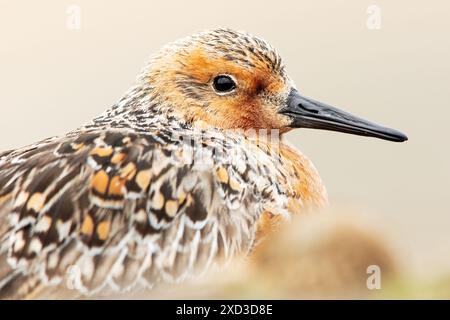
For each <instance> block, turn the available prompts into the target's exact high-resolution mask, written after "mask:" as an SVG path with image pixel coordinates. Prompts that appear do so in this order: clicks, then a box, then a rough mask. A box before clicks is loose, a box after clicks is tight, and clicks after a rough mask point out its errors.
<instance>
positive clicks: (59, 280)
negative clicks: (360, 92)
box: [0, 28, 407, 299]
mask: <svg viewBox="0 0 450 320" xmlns="http://www.w3.org/2000/svg"><path fill="white" fill-rule="evenodd" d="M295 128H310V129H324V130H331V131H338V132H344V133H350V134H356V135H361V136H368V137H375V138H381V139H385V140H389V141H395V142H402V141H405V140H407V137H406V136H405V135H404V134H403V133H401V132H400V131H397V130H394V129H390V128H387V127H383V126H380V125H377V124H375V123H372V122H369V121H366V120H364V119H362V118H359V117H356V116H354V115H351V114H349V113H346V112H344V111H342V110H340V109H338V108H335V107H332V106H330V105H327V104H325V103H321V102H318V101H316V100H313V99H311V98H308V97H306V96H304V95H303V94H300V91H299V90H298V89H297V88H296V86H295V84H294V82H293V80H292V79H291V78H290V77H289V75H288V74H287V70H286V67H285V64H284V63H283V61H282V59H281V57H280V55H279V53H278V52H277V51H276V50H275V49H274V48H273V47H272V46H271V45H270V44H269V43H268V42H266V41H265V40H263V39H262V38H260V37H258V36H254V35H252V34H249V33H247V32H243V31H234V30H232V29H228V28H217V29H212V30H207V31H202V32H199V33H196V34H194V35H191V36H188V37H185V38H182V39H180V40H177V41H175V42H173V43H171V44H168V45H166V46H164V47H163V48H162V49H160V50H159V51H158V52H157V53H156V54H154V55H152V56H151V57H150V58H149V61H148V63H147V64H146V66H145V67H144V68H143V70H142V72H141V73H140V74H139V75H138V77H137V80H136V82H135V84H134V85H133V86H132V87H131V88H130V89H129V90H128V91H127V92H126V93H125V94H124V95H123V96H122V97H121V98H120V99H119V100H118V102H117V103H115V104H114V105H113V106H111V107H109V108H108V109H106V111H104V112H103V113H102V114H100V115H99V116H97V117H95V118H93V119H92V120H91V121H89V122H87V123H86V124H84V125H81V126H80V127H78V128H76V129H73V130H71V131H69V132H68V133H67V134H64V135H61V136H55V137H51V138H48V139H45V140H43V141H40V142H37V143H34V144H31V145H29V146H26V147H21V148H17V149H13V150H9V151H5V152H2V153H0V298H7V299H31V298H36V297H37V298H39V297H42V293H43V292H57V290H59V289H58V288H61V287H65V288H66V287H68V288H69V289H71V290H72V291H73V292H74V293H76V294H77V295H79V296H87V297H89V296H94V295H96V294H101V293H102V292H127V291H130V290H134V289H135V288H148V289H151V288H153V287H154V286H155V285H158V284H159V283H179V282H181V281H183V280H185V279H187V278H192V277H196V276H199V275H201V274H202V273H203V272H205V270H208V269H209V268H213V266H217V265H224V264H226V263H227V262H228V261H230V259H231V258H232V257H235V256H246V255H249V254H251V253H252V252H253V250H254V248H255V247H256V246H257V244H258V243H259V242H261V241H268V240H267V239H266V238H267V237H268V235H269V234H270V232H271V230H273V229H274V228H276V226H277V225H278V224H280V223H283V221H286V220H288V219H289V217H290V216H292V215H295V214H298V213H301V212H303V211H304V210H306V208H308V207H315V206H318V207H320V206H324V205H326V204H327V202H328V200H327V193H326V189H325V187H324V185H323V183H322V181H321V178H320V176H319V174H318V172H317V170H316V169H315V167H314V165H313V164H312V163H311V161H310V160H309V159H308V158H307V157H306V156H304V155H303V154H302V153H301V152H300V151H299V150H297V149H295V148H294V147H293V146H291V145H290V144H289V143H288V142H287V141H285V139H284V138H283V137H284V135H285V133H287V132H289V131H291V130H292V129H295ZM69 278H70V279H69ZM69 280H70V281H69ZM69 284H70V285H69Z"/></svg>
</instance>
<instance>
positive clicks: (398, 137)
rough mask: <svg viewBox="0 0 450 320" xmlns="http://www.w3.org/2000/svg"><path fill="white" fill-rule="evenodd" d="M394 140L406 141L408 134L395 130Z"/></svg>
mask: <svg viewBox="0 0 450 320" xmlns="http://www.w3.org/2000/svg"><path fill="white" fill-rule="evenodd" d="M394 141H395V142H405V141H408V136H407V135H406V134H404V133H401V132H397V133H396V137H395V140H394Z"/></svg>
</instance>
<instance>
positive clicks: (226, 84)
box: [213, 75, 236, 93]
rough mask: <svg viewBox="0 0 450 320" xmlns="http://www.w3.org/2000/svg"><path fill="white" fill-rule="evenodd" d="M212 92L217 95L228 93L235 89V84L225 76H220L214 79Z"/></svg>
mask: <svg viewBox="0 0 450 320" xmlns="http://www.w3.org/2000/svg"><path fill="white" fill-rule="evenodd" d="M213 87H214V90H216V92H217V93H228V92H231V91H233V90H234V89H236V82H235V81H234V80H233V79H232V78H231V77H230V76H227V75H220V76H217V77H215V78H214V81H213Z"/></svg>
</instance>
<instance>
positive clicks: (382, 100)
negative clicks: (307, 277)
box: [0, 0, 450, 281]
mask: <svg viewBox="0 0 450 320" xmlns="http://www.w3.org/2000/svg"><path fill="white" fill-rule="evenodd" d="M71 4H76V5H79V7H80V8H81V29H80V30H69V29H68V28H67V27H66V20H67V18H68V15H67V13H66V9H67V7H68V6H69V5H71ZM372 4H376V5H378V6H379V7H380V8H381V29H379V30H369V29H368V28H367V26H366V21H367V19H368V14H367V12H366V10H367V8H368V6H369V5H372ZM217 26H223V27H231V28H235V29H239V30H246V31H249V32H251V33H254V34H257V35H260V36H262V37H264V38H265V39H267V40H268V41H269V42H270V43H272V44H273V45H274V46H275V47H276V48H278V50H279V51H280V53H281V54H282V56H283V57H284V59H285V62H286V64H287V66H288V70H289V73H290V75H291V77H292V78H293V79H294V80H295V81H296V83H297V86H298V88H299V89H300V90H301V91H302V92H303V93H304V94H305V95H307V96H310V97H314V98H316V99H318V100H321V101H324V102H328V103H330V104H332V105H335V106H338V107H342V108H344V109H346V110H347V111H350V112H353V113H355V114H358V115H360V116H364V117H366V118H368V119H370V120H373V121H375V122H379V123H381V124H385V125H387V126H392V127H395V128H397V129H399V130H401V131H404V132H405V133H407V134H408V136H409V138H410V140H409V141H408V142H407V143H403V144H394V143H390V142H386V141H381V140H375V139H368V138H361V137H356V136H350V135H343V134H338V133H330V132H321V131H308V130H298V131H296V132H294V133H292V134H290V135H289V136H288V138H289V140H290V141H291V142H293V143H294V144H295V145H296V146H297V147H298V148H300V149H301V150H302V151H303V152H304V153H305V154H306V155H308V156H309V157H310V158H311V159H312V160H313V162H314V163H315V164H316V166H317V168H318V170H319V172H320V173H321V175H322V178H323V179H324V181H325V184H326V186H327V188H328V191H329V195H330V200H331V204H332V205H334V206H340V207H350V208H352V210H353V211H355V208H356V210H358V211H359V212H360V214H361V215H367V216H368V217H369V219H372V220H373V221H376V222H375V223H377V224H379V225H381V226H382V227H383V228H385V230H386V234H389V235H390V236H391V238H392V239H393V243H395V245H396V247H397V252H398V254H399V255H400V256H401V259H402V261H404V262H405V265H404V268H405V272H408V273H411V274H413V275H414V276H413V277H412V278H411V281H415V280H416V279H417V277H429V276H431V275H435V274H448V273H449V272H450V205H449V199H450V186H449V184H450V158H449V157H450V146H449V142H448V139H449V137H450V135H449V133H450V130H449V121H450V120H449V119H450V105H449V101H450V62H449V57H450V36H449V34H450V4H449V3H448V1H444V0H442V1H433V2H431V3H425V2H422V3H420V2H419V1H416V2H412V1H406V0H401V1H400V0H398V1H388V0H385V1H381V0H371V1H367V0H353V1H348V0H345V1H344V0H339V1H323V0H320V1H282V0H278V1H270V2H269V1H242V0H241V1H235V0H227V1H211V0H209V1H172V0H165V1H152V2H150V1H114V2H112V1H98V0H96V1H87V0H74V1H61V0H58V1H56V0H55V1H48V0H47V1H36V2H34V1H5V0H0V39H1V44H0V66H1V69H0V71H1V72H0V88H1V89H0V101H1V103H0V110H1V111H2V113H1V117H0V149H8V148H14V147H18V146H22V145H26V144H28V143H32V142H34V141H36V140H39V139H42V138H46V137H48V136H53V135H57V134H62V133H64V132H66V131H68V130H70V129H73V128H75V127H77V126H79V125H80V124H82V123H84V122H86V121H88V120H89V119H90V118H92V117H93V116H95V115H97V114H99V113H101V112H102V111H103V110H104V109H105V108H107V107H109V106H111V105H112V104H113V103H114V102H115V101H116V99H118V98H119V97H120V96H121V95H122V93H123V92H124V91H125V90H126V89H127V88H128V87H129V86H130V85H131V84H132V83H133V81H134V79H135V76H136V75H137V73H138V72H139V70H140V69H141V67H143V65H144V63H145V61H146V59H147V57H148V56H149V54H151V53H152V52H154V51H155V50H158V48H160V47H161V46H162V45H163V44H165V43H167V42H169V41H173V40H175V39H177V38H179V37H183V36H185V35H188V34H191V33H193V32H196V31H199V30H202V29H206V28H213V27H217Z"/></svg>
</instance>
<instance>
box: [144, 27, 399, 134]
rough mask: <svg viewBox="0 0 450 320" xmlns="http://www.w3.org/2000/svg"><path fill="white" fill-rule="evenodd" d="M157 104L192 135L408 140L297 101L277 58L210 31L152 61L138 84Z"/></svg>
mask: <svg viewBox="0 0 450 320" xmlns="http://www.w3.org/2000/svg"><path fill="white" fill-rule="evenodd" d="M141 81H144V82H145V83H146V84H147V85H150V87H151V88H152V93H153V94H154V98H155V99H156V100H157V101H158V104H159V105H161V106H165V107H166V109H167V110H169V111H168V112H170V113H171V114H172V115H174V116H175V117H177V118H178V119H180V120H181V121H184V122H186V123H189V124H190V125H192V126H194V127H201V128H205V127H213V128H219V129H244V130H246V129H278V130H279V131H280V132H281V133H283V132H287V131H289V130H291V129H293V128H314V129H325V130H334V131H340V132H345V133H351V134H357V135H364V136H372V137H377V138H381V139H386V140H391V141H405V140H407V137H406V136H405V135H404V134H402V133H401V132H399V131H396V130H394V129H390V128H386V127H382V126H379V125H377V124H374V123H371V122H368V121H366V120H363V119H361V118H358V117H356V116H353V115H351V114H349V113H346V112H344V111H342V110H339V109H337V108H334V107H332V106H329V105H327V104H324V103H321V102H318V101H315V100H312V99H309V98H307V97H305V96H303V95H301V94H300V93H299V91H298V90H297V89H296V87H295V85H294V83H293V81H292V80H291V79H290V78H289V76H288V74H287V72H286V68H285V65H284V64H283V62H282V60H281V58H280V56H279V54H278V53H277V51H276V50H275V49H274V48H273V47H272V46H270V45H269V44H268V43H267V42H266V41H264V40H262V39H260V38H258V37H255V36H253V35H250V34H248V33H243V32H236V31H233V30H229V29H215V30H211V31H206V32H202V33H199V34H195V35H193V36H190V37H187V38H184V39H181V40H179V41H177V42H175V43H172V44H170V45H168V46H166V47H164V48H163V49H162V50H161V51H160V52H159V53H158V54H157V55H155V56H154V57H153V58H152V59H151V62H150V63H149V65H148V67H147V68H146V70H145V71H144V73H143V75H142V76H141Z"/></svg>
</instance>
